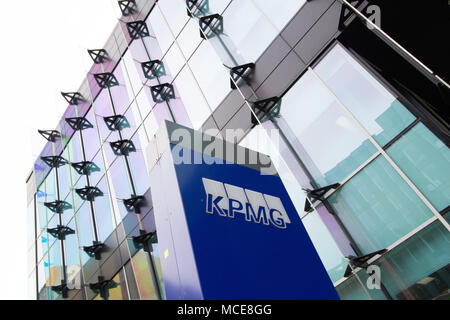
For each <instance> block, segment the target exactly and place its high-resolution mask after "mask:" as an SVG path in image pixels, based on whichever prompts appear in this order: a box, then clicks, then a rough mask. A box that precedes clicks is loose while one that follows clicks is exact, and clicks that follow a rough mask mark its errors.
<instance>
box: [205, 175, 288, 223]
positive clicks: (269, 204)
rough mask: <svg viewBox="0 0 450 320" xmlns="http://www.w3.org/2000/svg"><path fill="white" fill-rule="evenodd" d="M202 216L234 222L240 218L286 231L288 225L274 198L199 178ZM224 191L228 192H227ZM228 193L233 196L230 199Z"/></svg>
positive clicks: (285, 216)
mask: <svg viewBox="0 0 450 320" xmlns="http://www.w3.org/2000/svg"><path fill="white" fill-rule="evenodd" d="M202 180H203V186H204V188H205V192H206V213H208V214H210V215H219V216H222V217H228V218H234V217H235V216H236V215H238V214H243V215H244V217H245V221H247V222H252V223H256V224H263V225H266V226H270V225H272V226H274V227H276V228H279V229H286V227H287V225H288V224H289V223H291V221H290V219H289V216H288V215H287V213H286V210H285V208H284V206H283V204H282V202H281V200H280V198H278V197H274V196H271V195H266V194H263V193H260V192H256V191H252V190H248V189H244V188H241V187H237V186H232V185H229V184H226V185H224V184H223V183H222V182H219V181H214V180H211V179H207V178H203V179H202ZM227 190H228V191H227ZM229 193H233V194H234V196H235V197H238V198H239V199H235V198H233V197H232V196H231V195H230V194H229Z"/></svg>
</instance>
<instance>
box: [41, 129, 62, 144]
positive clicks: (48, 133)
mask: <svg viewBox="0 0 450 320" xmlns="http://www.w3.org/2000/svg"><path fill="white" fill-rule="evenodd" d="M38 132H39V134H40V135H41V136H43V137H44V138H45V139H46V140H47V141H49V142H56V139H58V138H61V133H59V131H56V130H38Z"/></svg>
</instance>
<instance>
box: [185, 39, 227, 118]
mask: <svg viewBox="0 0 450 320" xmlns="http://www.w3.org/2000/svg"><path fill="white" fill-rule="evenodd" d="M188 63H189V65H190V66H191V69H192V72H193V73H194V76H195V78H196V79H197V82H198V84H199V85H200V88H201V89H202V91H203V93H204V94H205V96H206V100H207V101H208V102H209V105H210V106H211V107H212V108H213V109H215V108H216V107H217V106H218V105H219V104H220V102H222V100H223V98H225V96H226V95H227V94H228V92H230V90H231V88H230V77H229V75H228V74H227V72H226V70H225V69H224V68H225V67H224V66H223V65H222V61H221V60H220V59H219V57H218V56H217V54H216V52H215V50H214V48H213V47H212V46H211V44H210V43H209V42H208V41H206V42H205V41H204V42H202V44H201V45H200V47H199V48H198V49H197V51H196V52H195V53H194V55H193V56H192V58H191V59H190V60H189V62H188Z"/></svg>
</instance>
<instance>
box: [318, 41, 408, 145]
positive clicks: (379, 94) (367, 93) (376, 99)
mask: <svg viewBox="0 0 450 320" xmlns="http://www.w3.org/2000/svg"><path fill="white" fill-rule="evenodd" d="M314 70H315V71H316V72H317V74H318V75H319V76H320V77H321V78H322V79H323V80H324V81H325V83H326V84H327V86H328V87H329V88H330V89H331V90H332V91H333V92H334V94H336V96H337V97H338V98H339V100H341V101H342V103H343V104H344V105H345V106H346V107H347V108H348V109H349V110H350V111H351V112H352V113H353V114H354V115H355V117H356V118H357V119H358V120H359V121H360V122H361V123H362V124H363V125H364V127H365V128H366V129H367V131H369V133H370V134H371V135H372V137H373V138H374V139H375V140H376V141H377V142H378V143H379V144H380V145H381V146H384V145H385V144H386V143H388V142H389V141H390V140H391V139H392V138H394V137H395V136H396V135H397V134H399V133H400V132H401V131H402V130H403V129H404V128H406V127H407V126H408V125H409V124H410V123H411V122H413V121H414V119H415V117H414V116H413V115H412V114H411V113H410V112H409V111H408V110H407V109H406V108H405V107H404V106H403V105H402V104H401V103H400V102H399V101H398V100H397V98H396V97H395V96H394V95H393V94H392V93H390V92H389V91H388V90H387V89H386V88H385V87H384V86H383V85H382V84H381V83H380V82H379V81H377V80H376V79H375V78H374V77H373V76H372V75H370V74H369V73H368V72H367V71H366V70H365V69H364V68H363V67H362V66H361V65H360V64H359V63H358V62H357V61H356V60H355V59H353V58H352V57H351V56H350V55H349V54H348V53H347V52H346V51H345V50H344V49H343V48H342V47H341V46H340V45H336V46H335V47H334V48H333V49H332V50H331V51H330V52H329V53H328V54H327V55H326V56H325V58H323V60H322V61H320V63H319V64H318V65H317V67H316V68H314ZM349 88H351V89H350V90H349Z"/></svg>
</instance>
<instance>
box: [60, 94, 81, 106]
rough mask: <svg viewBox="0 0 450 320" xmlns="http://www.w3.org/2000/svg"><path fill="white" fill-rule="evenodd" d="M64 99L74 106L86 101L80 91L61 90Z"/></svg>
mask: <svg viewBox="0 0 450 320" xmlns="http://www.w3.org/2000/svg"><path fill="white" fill-rule="evenodd" d="M61 95H62V96H63V97H64V99H65V100H66V101H67V102H68V103H69V104H70V105H73V106H76V105H78V104H79V103H80V102H82V101H84V98H83V96H82V95H81V94H80V93H79V92H61Z"/></svg>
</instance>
